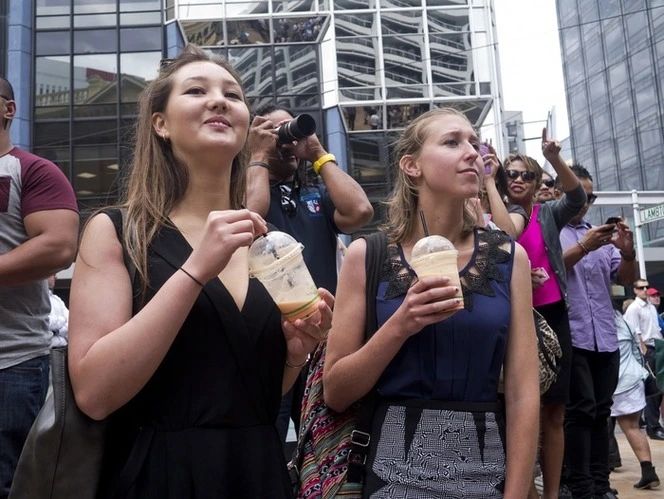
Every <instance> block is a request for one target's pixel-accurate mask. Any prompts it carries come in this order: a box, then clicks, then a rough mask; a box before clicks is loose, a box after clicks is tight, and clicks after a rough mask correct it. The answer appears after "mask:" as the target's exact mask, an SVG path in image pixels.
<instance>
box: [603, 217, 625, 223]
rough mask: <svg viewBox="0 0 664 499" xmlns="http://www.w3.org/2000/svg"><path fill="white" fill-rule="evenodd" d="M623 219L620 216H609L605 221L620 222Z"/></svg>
mask: <svg viewBox="0 0 664 499" xmlns="http://www.w3.org/2000/svg"><path fill="white" fill-rule="evenodd" d="M621 221H622V219H621V218H620V217H609V218H607V219H606V222H604V225H608V224H618V223H620V222H621Z"/></svg>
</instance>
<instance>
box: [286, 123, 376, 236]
mask: <svg viewBox="0 0 664 499" xmlns="http://www.w3.org/2000/svg"><path fill="white" fill-rule="evenodd" d="M293 151H294V152H295V155H296V156H297V157H298V158H302V159H306V160H307V161H309V162H310V163H312V164H313V163H315V162H316V161H317V160H318V159H320V158H322V157H323V156H325V155H327V151H326V150H325V149H324V148H323V146H322V145H321V143H320V141H319V140H318V137H316V135H311V136H309V137H306V138H304V139H301V140H299V141H298V142H297V145H295V146H294V147H293ZM319 174H320V177H321V178H322V179H323V182H324V183H325V187H326V188H327V192H328V194H329V195H330V199H331V200H332V203H333V204H334V224H335V225H336V226H337V227H338V228H339V230H340V231H341V232H343V233H345V234H350V233H352V232H355V231H356V230H358V229H361V228H362V227H363V226H364V225H365V224H366V223H367V222H369V221H370V220H371V218H372V217H373V207H372V206H371V203H370V202H369V199H368V198H367V195H366V194H365V193H364V190H363V189H362V187H360V184H358V183H357V182H356V181H355V180H354V179H353V178H352V177H351V176H350V175H348V174H347V173H346V172H345V171H343V170H342V169H341V168H339V166H337V164H336V163H335V162H334V161H328V162H326V163H323V164H322V165H320V170H319Z"/></svg>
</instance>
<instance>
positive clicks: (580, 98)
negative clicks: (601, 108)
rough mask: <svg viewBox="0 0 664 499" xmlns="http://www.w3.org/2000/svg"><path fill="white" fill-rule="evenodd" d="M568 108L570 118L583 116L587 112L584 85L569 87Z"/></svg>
mask: <svg viewBox="0 0 664 499" xmlns="http://www.w3.org/2000/svg"><path fill="white" fill-rule="evenodd" d="M568 98H569V107H570V109H569V110H570V113H571V114H572V117H576V116H579V115H585V114H588V113H589V110H588V96H587V95H586V85H585V83H581V84H579V85H575V86H574V87H571V88H570V90H569V93H568Z"/></svg>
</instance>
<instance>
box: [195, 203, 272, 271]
mask: <svg viewBox="0 0 664 499" xmlns="http://www.w3.org/2000/svg"><path fill="white" fill-rule="evenodd" d="M265 232H267V225H266V223H265V220H263V218H262V217H261V216H260V215H258V214H257V213H254V212H252V211H249V210H247V209H242V210H225V211H212V212H210V214H209V215H208V218H207V221H206V222H205V227H204V228H203V237H202V238H201V240H200V242H199V243H198V245H197V247H196V249H195V250H194V251H193V252H192V253H191V255H190V256H189V258H188V259H187V261H186V262H185V264H184V265H183V267H186V269H187V272H189V273H190V274H191V275H193V276H194V277H196V279H198V280H199V281H200V282H202V283H206V282H208V281H209V280H211V279H213V278H215V277H217V276H218V275H219V273H220V272H221V271H222V270H223V269H224V268H225V267H226V265H227V264H228V262H229V260H230V259H231V256H233V253H235V251H237V249H238V248H240V247H242V246H249V245H250V244H251V242H252V241H253V240H254V238H255V237H256V236H258V235H259V234H264V233H265Z"/></svg>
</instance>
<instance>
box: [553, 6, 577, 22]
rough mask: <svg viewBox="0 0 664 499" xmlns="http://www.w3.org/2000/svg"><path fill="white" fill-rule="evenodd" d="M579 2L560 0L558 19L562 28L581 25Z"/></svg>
mask: <svg viewBox="0 0 664 499" xmlns="http://www.w3.org/2000/svg"><path fill="white" fill-rule="evenodd" d="M576 2H577V0H558V1H557V2H556V3H557V6H558V19H559V22H560V26H561V27H568V26H573V25H577V24H579V12H578V10H577V5H576Z"/></svg>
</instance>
